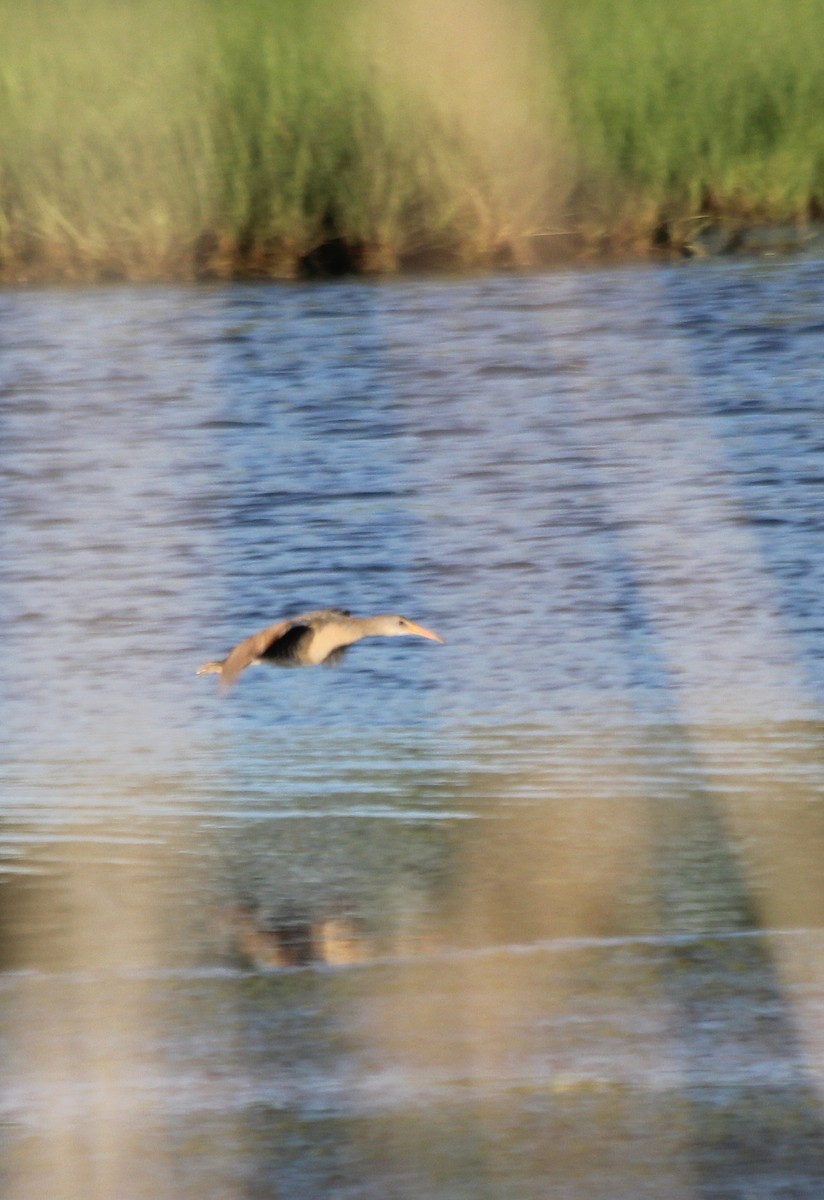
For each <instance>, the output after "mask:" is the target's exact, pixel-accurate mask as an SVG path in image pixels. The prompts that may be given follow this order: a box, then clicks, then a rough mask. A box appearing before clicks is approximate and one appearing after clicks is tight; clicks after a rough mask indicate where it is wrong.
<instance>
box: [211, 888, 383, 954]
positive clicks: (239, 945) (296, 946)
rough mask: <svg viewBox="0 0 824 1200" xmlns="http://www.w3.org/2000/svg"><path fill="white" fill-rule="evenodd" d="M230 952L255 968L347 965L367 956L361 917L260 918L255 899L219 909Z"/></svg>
mask: <svg viewBox="0 0 824 1200" xmlns="http://www.w3.org/2000/svg"><path fill="white" fill-rule="evenodd" d="M222 924H223V926H224V928H225V929H226V931H227V932H228V934H229V936H230V939H231V943H232V948H233V951H234V952H235V953H236V954H238V955H240V957H241V958H243V959H244V960H245V961H246V962H248V963H250V964H251V965H252V966H253V967H257V968H258V969H260V970H274V969H284V968H287V967H306V966H312V965H326V966H332V967H338V966H348V965H350V964H354V963H361V962H365V961H366V960H367V959H368V958H369V957H370V949H369V943H368V940H367V937H366V934H365V931H364V928H363V926H362V924H361V922H360V921H359V920H358V919H357V918H355V917H352V916H350V915H349V914H346V913H331V914H327V915H325V916H323V917H320V918H318V919H317V920H315V921H307V920H303V919H301V918H293V917H292V916H284V917H281V918H279V919H274V918H272V919H265V918H264V917H263V916H262V914H261V911H260V909H259V908H258V907H257V905H255V904H251V903H244V902H238V903H236V904H232V905H230V906H229V908H227V909H226V911H225V912H224V914H223V918H222Z"/></svg>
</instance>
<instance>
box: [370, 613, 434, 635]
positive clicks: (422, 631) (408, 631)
mask: <svg viewBox="0 0 824 1200" xmlns="http://www.w3.org/2000/svg"><path fill="white" fill-rule="evenodd" d="M375 621H376V622H379V623H380V626H379V628H378V629H377V630H376V632H378V633H379V634H381V635H382V636H383V637H405V636H406V637H410V636H411V637H424V638H429V640H430V641H431V642H443V638H442V637H441V635H440V634H439V633H434V632H433V630H431V629H426V628H425V626H423V625H418V624H417V623H416V622H415V621H410V620H409V618H408V617H402V616H400V615H399V614H398V613H384V614H383V615H381V616H380V617H376V618H375Z"/></svg>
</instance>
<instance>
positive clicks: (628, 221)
mask: <svg viewBox="0 0 824 1200" xmlns="http://www.w3.org/2000/svg"><path fill="white" fill-rule="evenodd" d="M822 44H824V6H822V5H821V4H820V3H818V0H783V2H781V0H759V4H758V5H757V6H753V5H750V4H747V3H745V0H691V3H690V4H683V5H663V4H661V2H660V0H577V3H576V4H575V5H570V4H568V3H567V2H566V0H509V2H508V3H506V4H504V2H503V0H439V2H437V3H436V0H405V3H404V4H402V5H397V4H393V3H392V2H391V0H234V2H233V0H131V2H130V3H126V2H125V0H84V3H82V4H81V3H80V0H27V3H26V4H25V5H19V6H12V5H9V6H4V8H3V10H2V11H0V282H6V283H13V282H28V281H31V282H50V281H61V282H65V281H77V282H86V281H100V280H117V279H124V280H135V281H140V280H161V279H181V280H183V279H198V278H200V279H222V278H226V279H230V278H250V277H251V278H293V277H295V276H296V275H301V274H303V275H307V274H308V275H312V274H318V275H323V274H335V273H341V272H344V271H348V270H353V271H360V272H364V273H376V274H381V273H389V272H393V271H399V270H400V271H403V270H419V269H427V270H432V269H439V268H445V269H450V270H466V269H476V268H486V267H508V268H532V267H540V266H543V265H547V264H550V263H555V262H564V261H570V260H576V259H577V260H580V259H584V260H586V259H597V258H602V257H613V258H614V257H644V256H648V255H662V254H663V255H681V254H691V253H701V252H703V251H704V249H705V248H707V247H708V246H715V245H716V244H717V247H719V248H721V249H730V250H732V249H737V248H738V247H739V245H741V244H742V243H743V248H744V249H747V231H749V230H752V229H757V228H759V227H761V226H764V225H782V226H786V227H788V228H790V229H795V230H797V231H798V232H797V233H796V234H792V235H791V237H790V240H791V241H792V240H793V239H794V238H795V239H796V240H803V236H804V233H803V231H804V229H805V227H806V225H807V223H808V222H810V221H812V222H818V221H820V219H821V217H822V214H824V74H822V72H820V70H819V64H818V59H819V55H820V51H819V47H820V45H822ZM708 234H709V235H710V236H709V237H708V236H707V235H708ZM713 238H714V239H715V241H713Z"/></svg>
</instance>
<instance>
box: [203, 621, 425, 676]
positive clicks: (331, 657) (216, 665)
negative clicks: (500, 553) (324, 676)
mask: <svg viewBox="0 0 824 1200" xmlns="http://www.w3.org/2000/svg"><path fill="white" fill-rule="evenodd" d="M404 635H405V636H411V637H423V638H429V639H430V641H433V642H443V638H442V637H441V636H440V635H439V634H437V633H433V631H432V630H431V629H425V628H424V626H423V625H417V624H416V623H415V622H414V621H410V620H408V619H407V618H406V617H401V616H399V615H398V614H397V613H382V614H381V615H380V616H377V617H353V616H352V614H351V613H349V612H347V611H346V610H345V609H343V608H321V609H318V610H317V611H316V612H308V613H301V614H300V616H297V617H287V618H286V620H285V621H278V622H277V623H276V624H275V625H269V626H267V627H266V629H261V631H260V633H253V634H252V636H251V637H247V638H244V640H243V641H242V642H239V643H238V645H237V646H235V648H234V650H230V651H229V653H228V654H227V655H226V657H225V658H224V659H221V660H220V661H219V662H217V661H213V662H205V663H203V665H202V666H200V667H198V669H197V674H198V675H219V676H220V681H221V684H222V685H223V686H224V687H228V686H230V685H231V684H232V683H234V681H235V679H236V678H237V677H238V675H239V674H240V672H241V671H243V670H245V669H246V667H248V666H251V665H252V663H270V664H271V665H272V666H276V667H315V666H319V665H320V664H321V663H324V664H326V665H331V664H333V663H336V662H339V661H340V659H341V658H342V657H343V655H344V654H345V653H346V650H347V649H348V647H349V646H351V645H352V644H353V643H354V642H359V641H361V640H362V639H363V638H367V637H403V636H404Z"/></svg>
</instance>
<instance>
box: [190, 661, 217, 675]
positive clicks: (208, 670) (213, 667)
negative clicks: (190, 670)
mask: <svg viewBox="0 0 824 1200" xmlns="http://www.w3.org/2000/svg"><path fill="white" fill-rule="evenodd" d="M195 674H196V675H222V674H223V663H222V662H205V663H203V664H202V665H201V666H199V667H198V669H197V671H196V672H195Z"/></svg>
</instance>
